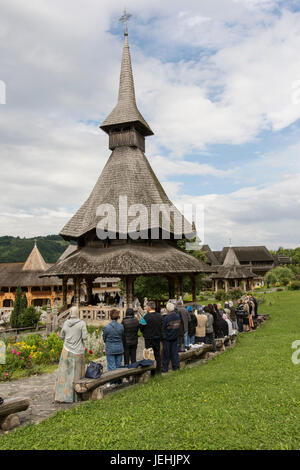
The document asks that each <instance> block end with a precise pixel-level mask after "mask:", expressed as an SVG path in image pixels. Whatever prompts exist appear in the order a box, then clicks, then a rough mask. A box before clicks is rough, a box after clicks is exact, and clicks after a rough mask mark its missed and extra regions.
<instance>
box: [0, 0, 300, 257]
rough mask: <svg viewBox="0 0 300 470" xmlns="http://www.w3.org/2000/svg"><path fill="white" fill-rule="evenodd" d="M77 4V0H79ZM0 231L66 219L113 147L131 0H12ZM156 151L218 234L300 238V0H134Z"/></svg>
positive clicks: (167, 179)
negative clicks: (125, 14) (124, 17)
mask: <svg viewBox="0 0 300 470" xmlns="http://www.w3.org/2000/svg"><path fill="white" fill-rule="evenodd" d="M70 6H72V8H70ZM0 7H1V18H0V57H1V59H2V60H1V68H0V80H3V81H5V83H6V86H7V104H6V105H0V155H1V159H2V168H3V171H2V174H1V188H2V198H1V205H0V221H1V224H0V227H1V229H0V233H1V235H8V234H12V235H20V236H35V235H41V234H49V233H58V232H59V231H60V230H61V228H62V227H63V225H64V224H65V223H66V222H67V220H68V219H69V218H70V217H71V216H72V215H73V213H74V211H75V210H77V209H78V208H79V207H80V205H81V204H82V203H83V202H84V200H85V199H86V198H87V197H88V195H89V193H90V192H91V190H92V188H93V186H94V184H95V182H96V179H97V176H98V175H99V174H100V172H101V170H102V168H103V166H104V165H105V162H106V161H107V159H108V157H109V154H110V152H109V150H108V145H107V143H108V142H107V136H106V135H105V134H104V133H103V132H102V131H101V130H99V127H98V126H99V124H100V123H101V121H102V120H103V119H104V118H105V117H106V116H107V115H108V113H109V112H110V111H111V110H112V108H113V107H114V105H115V103H116V99H117V93H118V81H119V72H120V61H121V53H122V42H123V38H122V25H121V24H120V23H119V22H118V18H119V17H120V16H121V14H122V11H123V8H124V4H123V2H121V1H119V0H115V1H114V2H110V1H108V0H102V1H101V2H99V1H97V0H90V1H89V7H88V8H87V6H86V2H85V1H84V0H74V1H72V2H71V0H61V1H58V0H53V1H51V2H50V0H39V1H38V2H31V3H30V4H27V3H26V2H24V1H22V0H11V1H10V2H6V1H5V0H0ZM127 7H128V10H129V11H130V13H132V14H133V17H132V19H131V21H130V24H129V42H130V48H131V55H132V62H133V70H134V77H135V86H136V96H137V102H138V106H139V109H140V111H141V112H142V114H143V115H144V117H145V118H146V119H147V121H148V122H149V124H150V126H151V128H152V129H153V130H154V132H155V136H154V137H151V138H148V139H147V143H146V155H147V157H148V158H149V161H150V163H151V165H152V166H153V168H154V170H155V172H156V174H157V176H158V178H159V179H160V181H161V182H162V184H163V186H164V187H165V189H166V191H167V193H168V195H169V197H170V198H171V199H172V200H173V201H174V202H175V204H176V205H177V206H178V207H179V206H180V205H181V204H187V203H189V204H201V205H203V207H204V208H205V243H209V244H210V245H211V246H212V248H215V249H220V248H222V246H224V245H227V244H228V240H229V238H231V239H232V241H233V244H234V245H250V244H259V245H267V246H268V247H269V248H277V247H278V246H280V245H284V246H289V247H293V246H297V245H299V244H300V241H299V231H300V221H299V205H300V189H299V188H300V184H299V183H300V164H299V161H300V159H299V152H300V137H299V127H300V122H299V119H300V56H299V44H300V2H299V1H298V0H297V1H295V0H291V1H284V2H281V1H278V0H259V1H258V0H202V1H201V2H199V1H198V0H187V1H185V2H182V0H181V1H179V0H173V1H171V0H164V2H161V1H158V0H153V1H152V2H147V1H146V0H128V2H127Z"/></svg>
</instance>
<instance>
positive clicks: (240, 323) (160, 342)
mask: <svg viewBox="0 0 300 470" xmlns="http://www.w3.org/2000/svg"><path fill="white" fill-rule="evenodd" d="M257 306H258V304H257V299H256V298H255V297H254V296H252V295H247V296H244V297H243V298H241V299H239V300H238V303H237V306H236V307H235V306H234V304H233V302H232V301H229V302H225V304H224V307H223V306H222V305H221V304H220V303H219V304H208V305H206V306H202V305H197V304H195V305H189V306H188V307H185V306H184V304H183V301H182V300H179V301H177V302H176V301H169V302H168V303H167V305H166V308H163V309H162V310H161V311H160V312H157V310H156V305H155V302H153V301H149V302H148V305H147V307H146V310H147V313H146V314H145V315H144V316H143V318H142V320H141V321H139V320H138V319H137V318H136V317H135V314H134V310H133V309H131V308H129V309H127V311H126V316H125V317H124V319H123V320H122V322H121V323H119V322H118V319H119V317H120V315H119V311H118V310H117V309H116V310H113V311H112V312H111V320H112V321H111V323H109V324H108V325H107V326H106V327H105V328H104V331H103V340H104V342H105V345H106V346H105V350H106V358H107V367H108V370H114V369H115V368H117V367H120V366H121V364H122V363H123V362H124V365H129V364H133V363H136V356H137V346H138V334H139V331H141V332H142V335H143V337H144V342H145V349H150V348H152V350H153V353H154V358H155V361H156V370H155V371H153V374H155V373H160V372H168V368H169V363H170V362H171V364H172V369H173V370H177V369H179V355H178V354H179V352H183V351H187V350H189V349H191V348H196V347H200V346H201V345H202V344H212V347H213V351H216V343H215V339H216V338H223V337H224V336H228V335H229V336H230V335H232V334H234V333H237V332H244V331H250V330H251V329H255V328H256V325H257V317H258V311H257ZM123 359H124V361H123Z"/></svg>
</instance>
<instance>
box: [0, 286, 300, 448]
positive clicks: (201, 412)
mask: <svg viewBox="0 0 300 470" xmlns="http://www.w3.org/2000/svg"><path fill="white" fill-rule="evenodd" d="M266 298H267V301H266V303H265V304H264V305H262V306H260V312H261V313H270V314H271V319H270V320H269V321H268V322H267V323H265V324H264V325H263V326H262V327H261V328H260V329H259V330H257V331H256V332H251V333H246V334H242V335H240V336H239V337H238V340H237V344H236V347H235V348H233V349H230V350H227V351H226V352H225V353H223V354H220V355H218V356H217V357H216V358H215V359H214V360H212V361H209V362H208V363H207V364H206V365H202V366H197V367H194V368H190V369H183V370H181V371H178V372H175V373H172V374H169V375H168V376H164V377H158V378H154V379H153V380H151V381H149V382H148V383H147V384H144V385H140V386H136V387H134V388H131V389H127V390H124V391H122V392H121V393H118V394H115V395H111V396H109V397H106V398H105V399H104V400H102V401H100V402H91V401H90V402H87V403H85V404H83V405H81V406H79V407H75V408H73V409H72V410H71V411H61V412H59V413H57V414H56V415H55V416H53V417H52V418H49V419H48V420H46V421H44V422H42V423H40V424H39V425H35V426H34V425H30V426H27V427H25V428H19V429H17V430H16V431H14V432H12V433H10V434H8V435H4V436H2V437H1V438H0V449H108V450H110V449H116V450H125V449H135V450H146V449H154V450H170V449H176V450H189V449H299V448H300V426H299V416H300V413H299V411H300V364H299V365H294V364H293V363H292V361H291V356H292V352H293V350H292V348H291V344H292V342H293V341H295V340H297V339H299V340H300V311H299V310H300V292H289V291H285V292H276V293H272V294H268V295H267V297H266ZM270 302H271V303H272V304H271V305H270Z"/></svg>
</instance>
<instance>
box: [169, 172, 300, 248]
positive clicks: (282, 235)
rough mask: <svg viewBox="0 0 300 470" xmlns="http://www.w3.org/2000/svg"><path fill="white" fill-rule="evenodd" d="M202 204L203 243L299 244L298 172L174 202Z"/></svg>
mask: <svg viewBox="0 0 300 470" xmlns="http://www.w3.org/2000/svg"><path fill="white" fill-rule="evenodd" d="M184 203H185V204H202V205H203V206H204V208H205V227H204V233H205V240H204V242H205V243H209V244H210V245H212V247H214V248H215V249H220V248H221V247H223V246H226V245H228V240H229V239H231V240H232V243H233V245H267V246H268V247H269V248H278V246H280V245H284V246H286V247H289V246H295V245H299V242H300V240H299V233H300V220H299V217H298V214H299V207H300V173H298V174H295V175H289V176H286V177H285V178H283V179H282V181H280V182H276V183H273V184H269V185H265V186H262V187H245V188H243V189H240V190H238V191H234V192H232V193H229V194H209V195H206V196H198V197H191V196H182V197H179V198H178V199H177V200H176V201H175V204H176V205H178V206H180V205H182V204H184Z"/></svg>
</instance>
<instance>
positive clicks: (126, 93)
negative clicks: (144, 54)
mask: <svg viewBox="0 0 300 470" xmlns="http://www.w3.org/2000/svg"><path fill="white" fill-rule="evenodd" d="M124 36H125V39H124V47H123V56H122V65H121V74H120V86H119V97H118V103H117V105H116V106H115V108H114V109H113V111H112V112H111V113H110V115H109V116H108V117H107V118H106V119H105V120H104V121H103V123H102V124H101V126H100V128H101V129H103V130H104V131H105V132H107V133H108V134H110V133H111V132H114V131H115V132H117V131H119V130H121V129H124V130H125V129H126V127H127V128H128V127H133V128H134V129H136V130H137V131H138V132H139V133H140V134H141V135H142V136H147V135H153V132H152V130H151V128H150V126H149V124H148V123H147V122H146V121H145V119H144V118H143V116H142V115H141V113H140V112H139V110H138V107H137V104H136V99H135V89H134V80H133V73H132V66H131V57H130V50H129V45H128V33H127V32H126V31H125V33H124Z"/></svg>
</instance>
